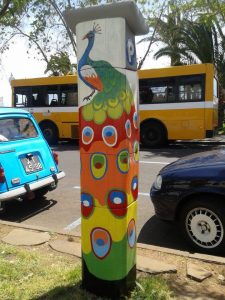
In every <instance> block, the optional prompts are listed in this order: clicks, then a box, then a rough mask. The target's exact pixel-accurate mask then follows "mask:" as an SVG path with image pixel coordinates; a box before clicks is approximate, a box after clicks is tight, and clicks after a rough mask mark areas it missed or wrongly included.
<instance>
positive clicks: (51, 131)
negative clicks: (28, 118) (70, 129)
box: [40, 122, 58, 145]
mask: <svg viewBox="0 0 225 300" xmlns="http://www.w3.org/2000/svg"><path fill="white" fill-rule="evenodd" d="M40 128H41V131H42V133H43V135H44V137H45V139H46V141H47V142H48V144H49V145H56V144H57V143H58V130H57V128H56V126H55V125H54V124H52V123H50V122H43V123H41V124H40Z"/></svg>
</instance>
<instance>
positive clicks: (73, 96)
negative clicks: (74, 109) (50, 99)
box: [60, 84, 78, 106]
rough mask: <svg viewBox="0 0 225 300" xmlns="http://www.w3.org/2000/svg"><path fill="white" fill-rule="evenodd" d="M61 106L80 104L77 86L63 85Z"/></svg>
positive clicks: (61, 88)
mask: <svg viewBox="0 0 225 300" xmlns="http://www.w3.org/2000/svg"><path fill="white" fill-rule="evenodd" d="M60 91H61V106H78V93H77V86H76V85H75V84H73V85H72V84H71V85H61V87H60Z"/></svg>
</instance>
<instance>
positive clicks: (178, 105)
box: [140, 101, 213, 110]
mask: <svg viewBox="0 0 225 300" xmlns="http://www.w3.org/2000/svg"><path fill="white" fill-rule="evenodd" d="M192 108H213V101H199V102H184V103H177V102H176V103H161V104H140V110H163V109H167V110H168V109H170V110H171V109H192Z"/></svg>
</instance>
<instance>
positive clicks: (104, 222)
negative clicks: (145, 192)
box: [81, 201, 137, 254]
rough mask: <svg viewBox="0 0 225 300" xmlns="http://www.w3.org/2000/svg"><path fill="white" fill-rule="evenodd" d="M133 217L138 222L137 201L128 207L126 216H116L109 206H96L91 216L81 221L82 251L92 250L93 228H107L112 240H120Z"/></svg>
mask: <svg viewBox="0 0 225 300" xmlns="http://www.w3.org/2000/svg"><path fill="white" fill-rule="evenodd" d="M132 219H134V220H135V223H136V224H137V201H135V202H133V203H132V204H131V205H129V206H128V207H127V214H126V216H124V217H115V216H114V215H113V214H112V213H111V212H110V210H109V209H108V207H107V206H105V207H94V212H93V214H92V215H91V216H90V218H88V219H85V218H82V221H81V235H82V251H83V252H84V253H85V254H88V253H90V252H91V251H92V249H91V241H90V234H91V231H92V230H93V228H97V227H101V228H104V229H106V230H107V231H108V232H109V233H110V235H111V237H112V242H119V241H121V240H122V239H123V238H124V235H125V234H126V232H127V227H128V224H129V222H130V221H131V220H132Z"/></svg>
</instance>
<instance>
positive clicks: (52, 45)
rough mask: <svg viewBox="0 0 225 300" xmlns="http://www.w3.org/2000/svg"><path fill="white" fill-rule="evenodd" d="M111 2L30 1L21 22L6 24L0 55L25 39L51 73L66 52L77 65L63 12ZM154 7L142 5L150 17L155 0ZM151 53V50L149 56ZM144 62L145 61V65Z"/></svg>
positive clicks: (144, 2) (0, 33) (14, 20)
mask: <svg viewBox="0 0 225 300" xmlns="http://www.w3.org/2000/svg"><path fill="white" fill-rule="evenodd" d="M111 1H112V2H113V0H110V1H107V0H83V1H80V2H79V4H77V1H76V0H64V1H61V0H49V1H45V0H30V1H28V5H27V8H26V11H24V12H23V14H22V15H21V16H20V17H19V18H15V17H14V18H12V20H10V22H5V23H4V24H2V26H1V30H0V36H1V39H0V51H1V52H3V51H5V50H7V49H8V48H9V46H10V44H11V43H13V42H14V40H15V38H17V37H22V38H24V39H25V40H26V41H27V46H28V55H34V56H35V58H37V59H41V60H44V61H45V63H46V65H47V66H48V67H47V69H46V70H47V71H50V72H54V70H50V66H52V64H50V63H49V62H50V61H51V58H52V56H55V55H56V56H57V57H59V56H60V55H61V54H60V53H62V52H65V49H66V52H67V53H68V57H69V59H70V60H71V61H73V62H74V63H76V38H75V36H74V34H73V32H72V31H71V29H70V28H69V27H68V26H67V23H66V22H65V19H64V17H63V14H62V12H63V11H65V10H66V9H69V8H71V7H83V6H87V5H93V4H99V3H101V4H102V3H105V2H111ZM151 3H152V4H149V1H147V0H141V1H140V2H139V6H140V7H141V8H142V10H143V12H144V13H145V14H146V15H149V14H150V13H149V9H152V7H155V10H154V9H153V11H156V7H157V5H156V4H155V1H153V0H151ZM149 5H150V6H149ZM150 47H151V46H150ZM150 47H149V49H150ZM148 52H149V50H148V51H147V53H146V56H147V54H148ZM146 56H145V57H144V59H145V58H146ZM144 59H142V61H141V63H142V64H143V62H144ZM58 67H60V64H59V65H58ZM59 71H60V70H59ZM61 71H62V70H61ZM61 71H60V72H61Z"/></svg>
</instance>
